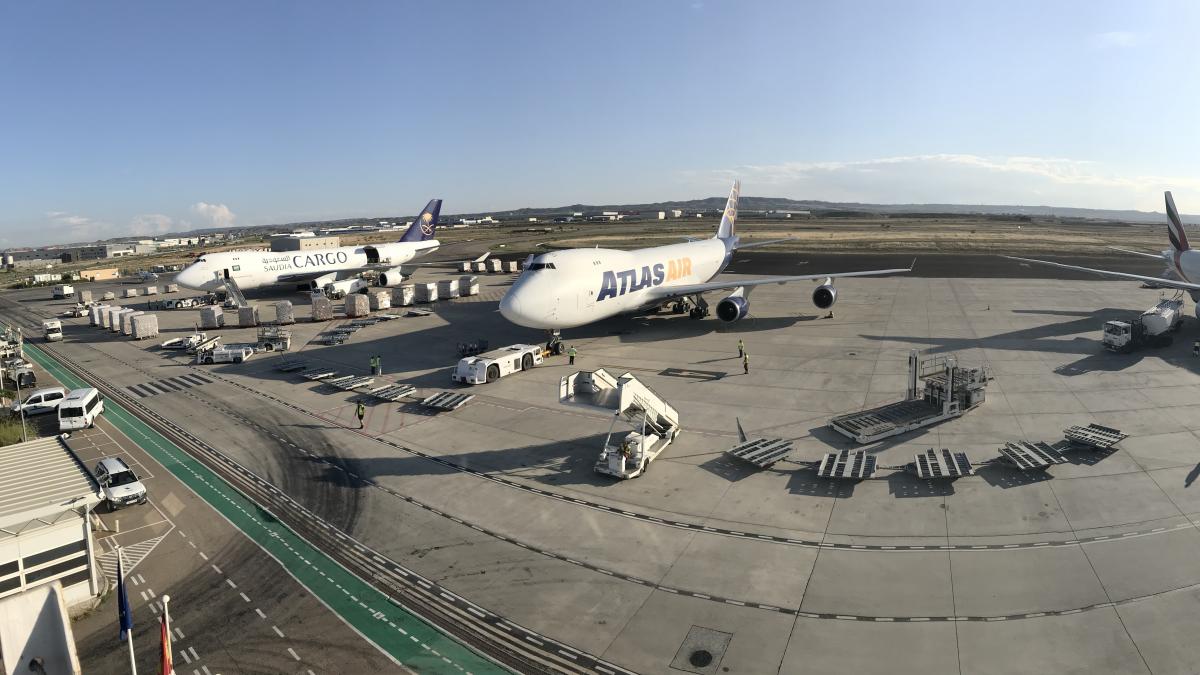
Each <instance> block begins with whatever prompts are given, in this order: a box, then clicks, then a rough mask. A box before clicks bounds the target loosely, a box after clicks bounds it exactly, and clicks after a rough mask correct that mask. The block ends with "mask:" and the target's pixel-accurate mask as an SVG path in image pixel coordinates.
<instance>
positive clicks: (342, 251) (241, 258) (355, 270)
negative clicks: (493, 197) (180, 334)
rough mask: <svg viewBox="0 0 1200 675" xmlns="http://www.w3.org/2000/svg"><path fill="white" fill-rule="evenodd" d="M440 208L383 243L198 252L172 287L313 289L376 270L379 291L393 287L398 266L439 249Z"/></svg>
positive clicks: (435, 203)
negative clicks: (228, 285) (301, 286)
mask: <svg viewBox="0 0 1200 675" xmlns="http://www.w3.org/2000/svg"><path fill="white" fill-rule="evenodd" d="M441 209H442V200H440V199H432V200H430V201H429V203H428V204H426V205H425V208H424V210H422V211H421V214H420V215H419V216H417V218H416V220H414V221H413V223H412V225H410V226H409V227H408V229H407V230H406V231H405V232H404V235H403V236H402V237H400V240H399V241H395V242H391V243H386V244H365V245H362V246H341V247H338V248H328V249H314V250H307V251H222V252H220V253H204V254H201V255H200V257H199V258H197V259H196V261H195V262H193V263H192V264H190V265H188V266H187V267H185V268H184V269H183V271H181V272H180V273H179V274H178V275H176V277H175V282H176V283H178V284H179V285H181V286H186V287H188V288H192V289H195V290H198V291H215V290H218V289H220V288H223V287H224V286H225V280H227V279H228V280H232V281H233V282H234V283H235V284H236V285H237V287H238V288H240V289H242V290H246V289H251V288H262V287H264V286H278V285H285V284H288V285H298V284H309V285H310V287H312V288H317V289H319V288H323V287H325V286H326V285H327V284H336V283H337V282H340V281H343V280H347V279H350V278H351V277H354V276H355V275H357V274H359V273H360V272H364V271H367V270H378V271H379V285H380V286H398V285H400V282H401V281H403V276H402V272H401V265H403V264H404V263H407V262H409V261H411V260H414V259H416V258H419V257H422V256H426V255H429V254H430V253H433V252H434V251H436V250H437V249H438V247H439V246H440V244H439V243H438V240H437V239H434V238H433V237H434V233H435V231H436V230H437V224H438V213H439V212H440V211H441Z"/></svg>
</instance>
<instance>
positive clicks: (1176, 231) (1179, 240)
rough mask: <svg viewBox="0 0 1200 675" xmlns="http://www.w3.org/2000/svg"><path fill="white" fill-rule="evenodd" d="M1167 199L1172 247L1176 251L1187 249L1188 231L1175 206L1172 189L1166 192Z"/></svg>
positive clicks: (1168, 225) (1168, 224)
mask: <svg viewBox="0 0 1200 675" xmlns="http://www.w3.org/2000/svg"><path fill="white" fill-rule="evenodd" d="M1164 194H1165V195H1166V200H1167V236H1168V237H1170V238H1171V248H1173V249H1175V250H1176V251H1186V250H1188V249H1189V248H1191V247H1190V246H1188V239H1187V231H1186V230H1184V229H1183V219H1181V218H1180V217H1179V211H1178V210H1177V209H1176V208H1175V200H1174V199H1173V198H1172V197H1171V193H1170V191H1167V192H1165V193H1164Z"/></svg>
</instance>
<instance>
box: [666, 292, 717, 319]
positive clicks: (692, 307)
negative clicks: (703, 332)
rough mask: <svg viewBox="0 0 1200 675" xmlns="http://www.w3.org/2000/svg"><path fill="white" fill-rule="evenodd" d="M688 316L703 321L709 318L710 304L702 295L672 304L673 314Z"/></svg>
mask: <svg viewBox="0 0 1200 675" xmlns="http://www.w3.org/2000/svg"><path fill="white" fill-rule="evenodd" d="M684 312H687V315H688V316H690V317H691V318H693V319H703V318H704V317H706V316H708V302H707V301H706V300H705V299H704V296H702V295H692V296H688V297H686V298H680V299H678V300H676V301H675V302H673V303H671V313H673V314H683V313H684Z"/></svg>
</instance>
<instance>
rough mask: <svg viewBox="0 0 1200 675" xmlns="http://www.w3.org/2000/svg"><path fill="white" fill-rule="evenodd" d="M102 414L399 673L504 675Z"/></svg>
mask: <svg viewBox="0 0 1200 675" xmlns="http://www.w3.org/2000/svg"><path fill="white" fill-rule="evenodd" d="M25 355H26V356H28V357H29V358H31V359H33V360H34V361H36V362H37V363H38V365H40V366H41V367H42V368H45V369H46V371H47V372H49V373H50V374H51V375H53V376H54V377H55V379H57V380H58V381H59V382H60V383H62V384H63V385H65V386H68V387H71V388H73V389H77V388H80V387H86V386H88V385H87V383H85V382H83V381H82V380H80V379H79V378H77V377H76V376H75V375H74V374H73V373H71V372H70V371H68V370H66V369H65V368H64V367H62V366H61V365H60V364H59V363H58V362H57V361H55V360H54V359H53V358H52V357H50V356H49V355H48V354H46V353H44V352H42V351H41V350H40V349H38V348H37V347H35V346H33V345H31V344H28V343H26V344H25ZM104 412H105V418H106V419H107V420H108V421H109V422H110V423H112V424H113V426H115V427H117V428H118V429H120V430H121V432H122V433H124V434H125V435H126V436H128V437H129V438H130V439H132V440H133V441H134V442H135V443H137V444H138V445H139V446H140V447H141V448H142V449H143V450H145V451H146V452H147V453H148V454H149V455H150V456H151V457H153V458H154V459H155V460H157V461H158V463H160V464H162V465H163V466H164V467H166V469H167V470H168V471H170V472H171V473H172V474H173V475H174V476H175V477H176V478H178V479H179V480H180V481H182V482H183V483H184V484H185V485H187V486H188V487H190V488H191V489H192V490H193V491H194V492H195V493H196V494H197V495H199V496H200V497H201V498H202V499H204V501H206V502H208V503H209V505H211V506H212V507H213V508H214V509H216V510H217V511H218V512H220V513H221V515H223V516H225V517H226V518H227V519H228V520H229V522H231V523H233V525H234V526H235V527H237V528H238V529H239V530H241V531H242V532H243V533H244V534H245V535H246V536H247V537H250V538H251V539H252V540H254V541H255V542H256V543H258V545H259V546H261V547H262V548H263V549H265V550H266V551H267V552H269V553H270V554H271V555H272V556H273V557H274V558H275V559H276V560H278V561H279V563H280V564H281V565H283V566H284V568H285V569H287V570H288V572H290V573H291V574H292V576H294V577H295V578H296V579H297V580H298V581H299V582H300V583H301V584H302V585H303V586H304V587H305V588H307V589H308V590H309V591H310V592H311V593H312V594H313V595H315V596H317V597H318V598H319V599H320V600H321V601H322V602H324V603H325V605H327V606H328V607H329V608H330V609H331V610H333V611H334V612H336V613H337V614H338V615H339V616H341V617H342V618H343V619H345V620H346V622H347V623H349V624H350V625H351V626H353V627H354V628H355V629H356V630H357V631H358V632H360V633H362V634H363V635H364V636H366V637H367V639H369V640H371V641H372V642H374V643H375V644H376V645H379V646H380V648H382V649H383V650H384V651H386V652H387V653H388V654H391V655H392V656H393V657H394V658H395V659H397V660H398V661H400V662H401V663H403V664H404V665H405V666H406V667H408V668H411V669H412V670H415V671H417V672H422V673H443V672H453V673H458V672H464V671H465V672H469V673H475V674H477V675H483V674H484V673H507V672H509V671H507V670H505V669H503V668H501V667H500V666H498V665H497V664H495V663H493V662H491V661H489V660H487V659H485V658H483V657H482V656H480V655H478V654H476V653H475V652H474V651H472V650H471V649H470V648H469V647H467V646H465V645H463V644H462V643H460V642H458V641H457V640H455V639H454V638H452V637H450V636H448V635H446V634H445V633H442V632H441V631H439V630H437V629H436V628H434V627H433V626H431V625H430V624H428V623H426V622H425V621H423V620H422V619H421V618H420V617H417V616H415V615H413V614H412V613H410V612H407V611H405V610H403V609H402V608H400V607H397V606H395V605H394V604H392V603H391V602H390V601H389V600H388V599H387V597H386V596H384V595H383V594H382V593H380V592H379V591H377V590H376V589H375V588H374V587H372V586H370V585H368V584H367V583H365V582H363V581H362V580H361V579H359V578H358V577H357V576H355V575H354V574H352V573H351V572H350V571H349V570H347V569H346V568H344V567H342V566H341V565H340V564H339V563H338V562H337V561H335V560H333V559H331V558H329V557H328V556H326V555H325V554H324V553H322V552H321V551H319V550H317V549H316V548H314V547H312V546H311V545H310V544H309V543H308V542H306V541H304V540H303V539H301V538H300V537H299V536H298V535H297V534H296V533H295V532H293V531H292V530H291V529H290V528H288V527H286V526H284V525H283V524H281V523H279V522H277V521H274V520H273V519H272V520H271V521H267V520H265V519H264V518H263V516H264V515H265V513H264V512H263V511H261V510H260V509H259V508H258V506H257V505H255V504H254V502H252V501H250V500H249V499H246V498H245V497H243V496H242V495H241V493H239V492H237V491H236V490H234V489H233V488H232V487H231V486H230V485H229V484H228V483H226V482H225V481H224V480H223V479H222V478H221V477H220V476H218V475H217V474H215V473H213V472H212V471H211V470H209V469H208V467H206V466H204V465H203V464H201V463H200V462H198V461H196V460H195V459H193V458H192V457H191V455H188V454H187V453H186V452H184V451H183V450H182V449H180V448H179V446H177V445H175V444H174V443H172V442H171V441H169V440H167V438H166V437H164V436H163V435H162V434H160V433H158V432H157V431H155V430H154V429H153V428H151V427H150V426H149V425H147V424H146V423H145V422H143V421H142V420H140V419H138V418H137V417H136V416H134V415H133V414H131V413H130V412H128V411H127V410H125V409H124V408H122V407H121V406H120V405H118V404H117V403H116V402H115V401H113V400H111V399H109V400H106V401H105V406H104Z"/></svg>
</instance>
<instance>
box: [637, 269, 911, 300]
mask: <svg viewBox="0 0 1200 675" xmlns="http://www.w3.org/2000/svg"><path fill="white" fill-rule="evenodd" d="M913 262H914V263H915V262H916V261H913ZM911 271H912V265H909V266H908V267H901V268H899V269H893V270H863V271H861V272H840V273H836V274H804V275H800V276H794V277H767V278H765V279H742V280H740V281H739V280H736V279H730V280H728V281H710V282H708V283H705V284H691V285H690V286H670V287H667V288H661V289H655V290H654V291H651V293H653V295H652V297H654V298H655V299H659V300H666V299H668V298H678V297H682V296H685V295H696V294H697V293H707V292H709V291H722V290H726V289H731V288H738V287H742V288H753V287H754V286H765V285H766V284H786V283H788V282H789V281H813V280H817V279H839V278H843V277H873V276H879V275H882V274H902V273H904V272H911Z"/></svg>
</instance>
